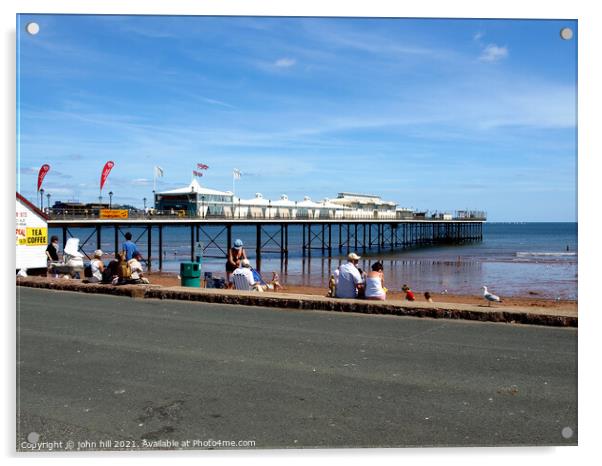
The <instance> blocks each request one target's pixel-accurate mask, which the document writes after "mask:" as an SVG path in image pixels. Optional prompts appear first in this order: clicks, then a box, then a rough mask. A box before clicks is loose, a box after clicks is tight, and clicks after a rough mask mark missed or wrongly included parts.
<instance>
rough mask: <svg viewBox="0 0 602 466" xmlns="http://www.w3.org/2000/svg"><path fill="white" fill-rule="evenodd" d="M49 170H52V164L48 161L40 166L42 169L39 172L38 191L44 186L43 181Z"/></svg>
mask: <svg viewBox="0 0 602 466" xmlns="http://www.w3.org/2000/svg"><path fill="white" fill-rule="evenodd" d="M48 170H50V165H48V164H47V163H45V164H44V165H42V166H41V167H40V171H39V172H38V191H39V190H40V188H41V187H42V181H43V180H44V177H45V176H46V173H48Z"/></svg>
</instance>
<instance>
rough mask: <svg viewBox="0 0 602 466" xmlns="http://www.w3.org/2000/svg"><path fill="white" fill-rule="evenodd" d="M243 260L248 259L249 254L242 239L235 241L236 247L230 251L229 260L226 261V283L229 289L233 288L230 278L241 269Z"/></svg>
mask: <svg viewBox="0 0 602 466" xmlns="http://www.w3.org/2000/svg"><path fill="white" fill-rule="evenodd" d="M243 259H247V252H246V251H245V249H244V248H243V242H242V240H240V239H237V240H236V241H234V246H233V247H231V248H230V249H228V260H227V261H226V282H227V286H228V288H231V287H232V283H230V278H231V276H232V273H233V272H234V271H235V270H236V269H237V268H239V267H240V264H241V262H242V260H243Z"/></svg>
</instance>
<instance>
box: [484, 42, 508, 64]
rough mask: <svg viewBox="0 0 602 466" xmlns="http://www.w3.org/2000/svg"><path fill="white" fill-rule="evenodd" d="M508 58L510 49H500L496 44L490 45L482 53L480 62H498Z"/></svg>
mask: <svg viewBox="0 0 602 466" xmlns="http://www.w3.org/2000/svg"><path fill="white" fill-rule="evenodd" d="M507 56H508V48H507V47H503V46H502V47H500V46H498V45H495V44H489V45H488V46H487V47H485V49H484V50H483V53H481V56H480V57H479V60H481V61H488V62H496V61H500V60H502V59H504V58H506V57H507Z"/></svg>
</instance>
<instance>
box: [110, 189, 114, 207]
mask: <svg viewBox="0 0 602 466" xmlns="http://www.w3.org/2000/svg"><path fill="white" fill-rule="evenodd" d="M112 208H113V191H109V209H112Z"/></svg>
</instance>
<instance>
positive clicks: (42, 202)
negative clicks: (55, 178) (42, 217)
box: [40, 188, 44, 210]
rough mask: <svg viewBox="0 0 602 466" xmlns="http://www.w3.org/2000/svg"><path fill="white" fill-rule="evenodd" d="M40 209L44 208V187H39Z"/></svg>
mask: <svg viewBox="0 0 602 466" xmlns="http://www.w3.org/2000/svg"><path fill="white" fill-rule="evenodd" d="M40 209H41V210H44V188H42V189H40Z"/></svg>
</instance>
